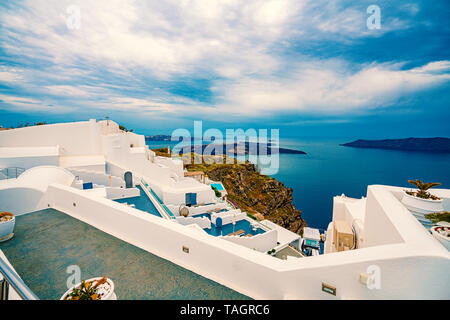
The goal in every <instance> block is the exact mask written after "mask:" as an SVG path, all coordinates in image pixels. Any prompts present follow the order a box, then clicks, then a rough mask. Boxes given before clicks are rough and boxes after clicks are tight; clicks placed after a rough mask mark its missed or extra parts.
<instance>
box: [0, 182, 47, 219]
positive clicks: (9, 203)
mask: <svg viewBox="0 0 450 320" xmlns="http://www.w3.org/2000/svg"><path fill="white" fill-rule="evenodd" d="M43 195H44V193H43V192H42V191H40V190H36V189H30V188H23V187H18V188H7V189H0V199H1V200H0V212H3V211H7V212H11V213H12V214H14V215H16V216H20V215H23V214H25V213H30V212H34V211H38V210H42V209H45V208H47V204H45V203H43V202H42V197H43Z"/></svg>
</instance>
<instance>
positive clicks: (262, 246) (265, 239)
mask: <svg viewBox="0 0 450 320" xmlns="http://www.w3.org/2000/svg"><path fill="white" fill-rule="evenodd" d="M220 238H222V239H224V240H227V241H231V242H233V243H236V244H239V245H241V246H244V247H247V248H249V249H253V250H257V251H259V252H267V251H269V250H271V249H272V248H275V247H276V246H277V239H278V234H277V230H270V231H268V232H264V233H261V234H258V235H256V236H253V237H240V236H220Z"/></svg>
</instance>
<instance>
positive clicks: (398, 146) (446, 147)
mask: <svg viewBox="0 0 450 320" xmlns="http://www.w3.org/2000/svg"><path fill="white" fill-rule="evenodd" d="M341 146H344V147H354V148H375V149H389V150H404V151H422V152H443V153H448V152H450V139H449V138H407V139H385V140H356V141H353V142H349V143H344V144H341Z"/></svg>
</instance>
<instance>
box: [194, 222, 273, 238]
mask: <svg viewBox="0 0 450 320" xmlns="http://www.w3.org/2000/svg"><path fill="white" fill-rule="evenodd" d="M203 230H205V231H206V232H207V233H208V234H210V235H212V236H215V237H217V236H226V235H229V234H230V233H233V232H236V231H239V230H244V233H243V234H242V235H247V234H250V235H252V236H256V235H257V234H261V233H264V232H265V231H264V230H263V229H261V228H256V229H255V230H253V226H252V224H251V223H250V222H249V221H247V220H240V221H237V222H236V225H233V224H232V223H229V224H226V225H224V226H222V227H221V228H216V226H215V225H214V224H213V223H211V229H203Z"/></svg>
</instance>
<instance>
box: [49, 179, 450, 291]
mask: <svg viewBox="0 0 450 320" xmlns="http://www.w3.org/2000/svg"><path fill="white" fill-rule="evenodd" d="M50 188H51V190H50ZM50 188H49V196H50V199H51V200H49V201H50V202H51V204H52V206H53V207H55V208H56V209H58V210H60V211H63V212H66V213H67V214H69V215H71V216H73V217H75V218H77V219H80V220H82V221H85V222H87V223H89V224H91V225H93V226H94V227H96V228H99V229H100V230H103V231H105V232H107V233H110V234H112V235H113V236H116V237H118V238H120V239H123V240H125V241H127V242H130V243H132V244H134V245H136V246H138V247H140V248H142V249H144V250H147V251H149V252H152V253H154V254H156V255H158V256H161V257H163V258H166V259H169V260H170V261H172V262H174V263H176V264H179V265H181V266H182V267H185V268H187V269H189V270H192V271H194V272H196V273H198V274H200V275H203V276H206V277H208V278H210V279H212V280H215V281H217V282H219V283H221V284H223V285H226V286H228V287H230V288H232V289H234V290H237V291H239V292H241V293H243V294H246V295H249V296H251V297H254V298H261V299H283V298H289V299H294V298H295V299H336V298H337V299H352V298H353V299H355V298H374V299H376V298H378V299H391V298H404V299H408V298H409V299H413V298H419V297H420V298H425V299H433V298H441V299H442V298H447V299H448V298H450V294H449V292H448V290H447V287H448V286H447V285H442V281H445V282H446V283H447V284H448V276H447V270H448V268H449V267H450V263H449V259H448V258H444V256H443V254H444V253H443V251H439V249H436V248H435V249H436V250H432V252H431V251H428V255H429V256H428V257H427V258H426V259H425V260H424V259H423V257H421V258H415V257H409V255H410V254H413V255H414V248H412V247H411V248H408V246H405V245H403V246H402V245H385V246H380V247H372V248H365V249H360V250H358V251H347V252H339V253H332V254H329V255H321V256H315V257H308V258H299V259H295V260H294V259H289V260H287V261H282V260H279V259H276V258H274V257H270V256H268V255H267V254H264V253H260V252H257V251H254V250H251V249H248V248H245V247H242V246H239V245H236V244H233V243H231V242H229V241H224V240H222V239H218V238H214V237H211V236H209V235H207V234H202V233H201V232H199V231H197V230H193V229H191V228H188V227H184V226H182V225H179V224H177V223H173V222H171V221H168V220H164V219H160V218H158V217H154V216H151V215H142V214H141V213H140V211H137V210H134V209H132V208H128V207H125V206H123V205H120V204H118V203H114V202H112V201H109V200H107V199H94V198H90V197H89V196H87V195H85V194H83V193H82V192H81V191H73V189H71V188H67V187H63V186H55V185H53V186H51V187H50ZM73 203H75V204H76V206H73ZM162 239H164V240H163V241H162ZM183 246H186V247H188V248H189V249H190V253H189V254H186V253H184V252H183V250H182V247H183ZM441 247H442V246H441ZM446 252H447V251H446ZM447 255H448V252H447ZM381 257H382V259H381ZM374 264H376V265H377V266H379V267H380V268H381V270H382V272H383V282H382V289H380V290H369V289H368V288H367V287H365V286H364V285H362V284H361V283H360V282H359V281H358V278H359V274H360V273H361V272H366V270H367V267H368V266H371V265H374ZM405 266H407V268H405ZM418 279H420V280H421V281H418ZM443 279H447V280H443ZM322 282H325V283H327V284H330V285H333V286H335V287H336V288H337V296H336V297H335V296H332V295H329V294H327V293H324V292H322V291H321V285H322ZM429 288H434V290H431V291H430V290H428V289H429Z"/></svg>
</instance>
